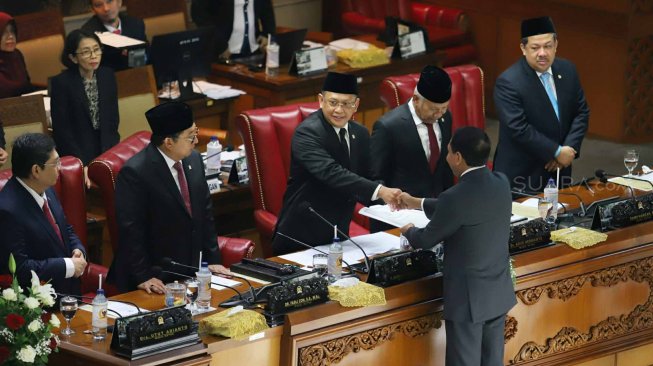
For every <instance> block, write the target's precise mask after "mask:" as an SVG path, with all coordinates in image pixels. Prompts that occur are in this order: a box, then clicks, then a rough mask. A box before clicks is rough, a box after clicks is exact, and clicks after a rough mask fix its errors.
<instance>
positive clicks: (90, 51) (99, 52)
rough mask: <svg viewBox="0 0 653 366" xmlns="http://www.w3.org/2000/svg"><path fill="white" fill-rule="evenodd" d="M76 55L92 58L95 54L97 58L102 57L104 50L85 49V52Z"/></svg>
mask: <svg viewBox="0 0 653 366" xmlns="http://www.w3.org/2000/svg"><path fill="white" fill-rule="evenodd" d="M76 54H77V55H80V56H82V57H83V58H91V56H92V55H93V54H95V55H96V56H101V55H102V48H101V47H97V48H93V49H89V48H85V49H84V50H83V51H81V52H77V53H76Z"/></svg>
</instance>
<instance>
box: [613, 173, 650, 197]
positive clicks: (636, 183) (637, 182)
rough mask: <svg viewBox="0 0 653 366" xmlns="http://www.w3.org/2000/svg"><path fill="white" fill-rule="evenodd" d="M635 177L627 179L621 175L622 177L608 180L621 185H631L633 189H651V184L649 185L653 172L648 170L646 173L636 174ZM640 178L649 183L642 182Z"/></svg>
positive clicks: (646, 190)
mask: <svg viewBox="0 0 653 366" xmlns="http://www.w3.org/2000/svg"><path fill="white" fill-rule="evenodd" d="M635 178H636V179H629V178H628V177H627V176H623V177H615V178H610V179H608V181H610V182H612V183H616V184H620V185H622V186H627V187H631V188H633V189H637V190H640V191H644V192H649V191H652V190H653V186H652V185H651V184H653V173H651V172H649V173H647V174H642V175H638V176H636V177H635ZM642 180H645V181H646V182H650V183H651V184H649V183H646V182H642Z"/></svg>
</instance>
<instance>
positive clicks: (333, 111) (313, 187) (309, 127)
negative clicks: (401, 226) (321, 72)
mask: <svg viewBox="0 0 653 366" xmlns="http://www.w3.org/2000/svg"><path fill="white" fill-rule="evenodd" d="M318 100H319V102H320V109H319V110H317V111H315V112H314V113H312V114H311V115H310V116H308V117H307V118H306V119H305V120H304V121H303V122H302V123H301V124H300V125H299V126H298V127H297V129H296V130H295V134H294V135H293V137H292V142H291V149H290V154H291V162H290V177H289V179H288V187H287V189H286V193H285V194H284V197H283V207H282V209H281V212H280V213H279V219H278V221H277V227H276V230H275V236H274V238H273V241H272V249H273V251H274V254H275V255H280V254H285V253H290V252H293V251H296V250H300V249H304V248H303V247H301V246H299V245H298V244H296V243H294V242H293V241H292V240H289V239H287V238H284V237H282V236H281V235H278V233H283V234H285V235H287V236H290V237H292V238H294V239H297V240H300V241H303V242H304V243H307V244H310V245H313V246H317V245H322V244H328V243H330V242H331V241H332V240H333V228H330V227H329V225H328V224H326V223H324V222H323V221H321V220H320V218H318V217H316V215H314V214H312V213H311V212H310V211H309V210H308V207H312V208H313V209H314V210H315V211H316V212H318V213H320V214H321V215H322V216H324V217H325V218H326V219H327V220H329V221H330V222H331V223H333V224H335V225H338V228H339V229H340V230H342V231H343V232H345V233H347V232H348V231H349V223H350V221H351V218H352V216H353V211H354V206H355V205H356V202H361V203H363V204H365V203H367V202H370V201H371V200H376V199H382V200H383V201H385V202H386V203H388V204H396V203H398V201H397V199H398V198H399V194H400V193H401V191H400V190H398V189H394V188H387V187H385V186H383V185H381V184H378V183H375V182H373V181H371V180H369V179H367V178H366V177H369V164H370V155H369V154H370V152H369V134H368V132H367V129H366V128H365V127H363V126H361V125H359V124H358V123H356V122H354V121H353V120H351V118H352V116H353V115H354V113H355V112H356V109H357V108H358V104H359V103H360V100H359V99H358V86H357V84H356V77H355V76H354V75H346V74H339V73H335V72H330V73H328V74H327V77H326V79H325V81H324V86H323V88H322V93H320V94H319V95H318ZM341 239H344V238H342V237H341Z"/></svg>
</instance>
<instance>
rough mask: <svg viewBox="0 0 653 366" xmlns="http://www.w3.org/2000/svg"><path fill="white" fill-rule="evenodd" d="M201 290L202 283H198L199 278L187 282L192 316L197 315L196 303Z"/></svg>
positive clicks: (187, 296)
mask: <svg viewBox="0 0 653 366" xmlns="http://www.w3.org/2000/svg"><path fill="white" fill-rule="evenodd" d="M199 288H200V283H199V282H198V281H197V278H191V279H188V280H186V299H188V303H189V304H190V312H191V314H195V310H196V305H195V301H197V296H198V295H199V293H200V292H199Z"/></svg>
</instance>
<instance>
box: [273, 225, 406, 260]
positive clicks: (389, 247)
mask: <svg viewBox="0 0 653 366" xmlns="http://www.w3.org/2000/svg"><path fill="white" fill-rule="evenodd" d="M353 239H354V241H356V243H358V245H360V246H361V247H363V249H364V250H365V253H367V256H368V257H372V256H374V255H377V254H382V253H387V252H390V251H393V250H397V249H399V237H398V236H395V235H392V234H388V233H386V232H378V233H374V234H367V235H361V236H357V237H354V238H353ZM329 245H330V244H328V245H320V246H318V247H315V248H316V249H319V250H321V251H323V252H325V253H328V252H329ZM319 253H320V252H319V251H317V250H315V249H307V250H303V251H301V252H295V253H290V254H285V255H282V256H280V258H283V259H286V260H289V261H291V262H295V263H298V264H300V265H301V266H303V267H309V266H313V255H315V254H319ZM342 258H343V260H344V261H345V262H347V263H349V264H351V265H354V264H355V263H358V262H361V261H363V258H364V255H363V252H361V250H360V249H359V248H358V247H357V246H355V245H354V244H352V243H351V242H350V241H349V240H347V241H344V242H342ZM345 266H346V265H345Z"/></svg>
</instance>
